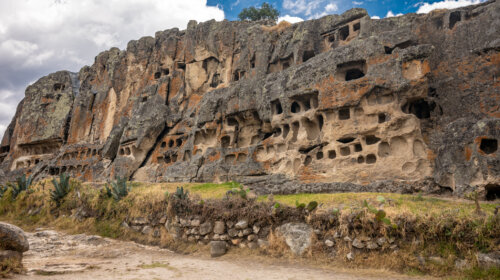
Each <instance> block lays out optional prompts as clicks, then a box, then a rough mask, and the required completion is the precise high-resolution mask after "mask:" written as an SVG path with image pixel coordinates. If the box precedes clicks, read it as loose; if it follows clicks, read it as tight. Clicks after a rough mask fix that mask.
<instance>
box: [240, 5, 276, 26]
mask: <svg viewBox="0 0 500 280" xmlns="http://www.w3.org/2000/svg"><path fill="white" fill-rule="evenodd" d="M279 15H280V13H279V12H278V10H276V9H275V8H274V7H273V6H272V5H270V4H268V3H266V2H264V3H262V6H261V7H260V9H258V8H255V7H249V8H244V9H243V10H242V11H241V12H240V14H239V15H238V18H239V19H240V20H250V21H257V20H263V19H270V20H274V21H277V20H278V16H279Z"/></svg>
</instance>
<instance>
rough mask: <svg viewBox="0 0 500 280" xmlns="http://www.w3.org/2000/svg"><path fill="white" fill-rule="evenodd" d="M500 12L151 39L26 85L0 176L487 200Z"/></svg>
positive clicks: (230, 28) (351, 15) (223, 27)
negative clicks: (233, 183) (474, 193)
mask: <svg viewBox="0 0 500 280" xmlns="http://www.w3.org/2000/svg"><path fill="white" fill-rule="evenodd" d="M499 15H500V2H499V1H488V2H485V3H482V4H479V5H475V6H469V7H464V8H459V9H455V10H437V11H434V12H432V13H429V14H426V15H416V14H408V15H404V16H400V17H393V18H386V19H381V20H379V19H371V18H370V17H369V16H368V14H367V12H366V11H365V10H363V9H352V10H349V11H347V12H345V13H344V14H342V15H329V16H325V17H323V18H320V19H317V20H310V21H305V22H301V23H297V24H293V25H290V26H288V27H286V26H282V25H280V26H275V25H274V24H273V23H269V22H229V21H222V22H215V21H208V22H204V23H199V24H198V23H196V22H194V21H192V22H190V23H189V25H188V28H187V29H186V30H182V31H181V30H178V29H170V30H166V31H161V32H157V33H156V34H155V37H144V38H141V39H140V40H137V41H131V42H130V43H129V44H128V46H127V48H126V50H119V49H117V48H113V49H111V50H109V51H105V52H103V53H101V54H99V55H98V56H97V57H96V59H95V63H94V64H93V65H92V66H90V67H89V66H86V67H83V68H82V69H81V70H80V72H79V73H70V72H66V71H61V72H57V73H54V74H50V75H48V76H47V77H43V78H41V79H40V80H38V81H37V82H36V83H34V84H33V85H31V86H29V87H28V89H27V90H26V97H25V98H24V100H23V101H22V102H21V104H20V105H19V107H18V110H17V113H16V116H15V117H14V119H13V121H12V123H11V125H10V126H9V127H8V129H7V131H6V133H5V135H4V138H3V140H2V143H1V145H0V146H1V147H0V162H1V169H2V170H3V172H4V173H5V176H2V178H0V180H2V181H5V180H11V179H13V178H15V177H16V176H18V175H19V174H21V173H32V174H33V175H34V176H35V177H36V178H38V179H40V178H44V177H48V176H53V175H57V174H59V173H62V172H66V173H70V174H71V175H72V176H75V177H79V178H80V179H82V180H86V181H100V180H105V179H107V178H110V177H113V176H115V175H124V176H127V177H129V178H130V179H133V180H141V181H157V182H172V181H192V182H200V181H229V180H237V181H240V182H243V183H246V184H247V185H249V186H251V188H253V189H254V190H255V191H257V192H259V193H293V192H301V191H308V192H317V191H321V192H325V191H326V192H334V191H396V192H413V191H427V192H439V191H442V190H443V188H444V189H450V190H452V191H453V192H455V193H456V194H459V195H460V194H462V193H464V192H467V191H469V190H473V189H477V188H479V189H480V190H481V191H483V192H484V194H485V196H487V197H495V195H498V193H499V190H500V186H499V181H500V180H499V178H500V169H499V166H500V164H499V160H500V152H499V151H498V140H499V139H500V134H499V131H500V110H499V108H500V103H499V99H498V96H499V91H500V89H499V88H500V87H499V84H498V76H499V75H500V73H499V67H498V65H499V64H500V53H499V50H500V41H499V40H498V36H497V35H496V34H497V33H498V32H497V31H498V29H499V28H500V22H499V21H498V18H499Z"/></svg>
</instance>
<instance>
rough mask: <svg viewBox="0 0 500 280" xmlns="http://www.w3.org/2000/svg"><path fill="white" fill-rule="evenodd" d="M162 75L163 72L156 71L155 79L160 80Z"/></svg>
mask: <svg viewBox="0 0 500 280" xmlns="http://www.w3.org/2000/svg"><path fill="white" fill-rule="evenodd" d="M160 77H161V72H156V73H155V79H156V80H158V79H159V78H160Z"/></svg>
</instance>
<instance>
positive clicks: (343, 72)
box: [335, 60, 366, 82]
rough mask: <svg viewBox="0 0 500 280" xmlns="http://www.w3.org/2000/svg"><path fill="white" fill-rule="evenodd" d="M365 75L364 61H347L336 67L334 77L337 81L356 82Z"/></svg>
mask: <svg viewBox="0 0 500 280" xmlns="http://www.w3.org/2000/svg"><path fill="white" fill-rule="evenodd" d="M365 75H366V60H356V61H349V62H346V63H341V64H338V65H337V70H336V72H335V77H336V79H337V80H339V81H342V80H343V81H346V82H348V81H352V80H357V79H360V78H362V77H364V76H365Z"/></svg>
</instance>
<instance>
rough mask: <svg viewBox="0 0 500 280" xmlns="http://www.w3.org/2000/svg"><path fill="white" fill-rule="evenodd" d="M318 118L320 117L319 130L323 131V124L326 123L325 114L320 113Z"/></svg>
mask: <svg viewBox="0 0 500 280" xmlns="http://www.w3.org/2000/svg"><path fill="white" fill-rule="evenodd" d="M317 119H318V127H319V131H322V130H323V124H324V120H323V116H322V115H318V116H317Z"/></svg>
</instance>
